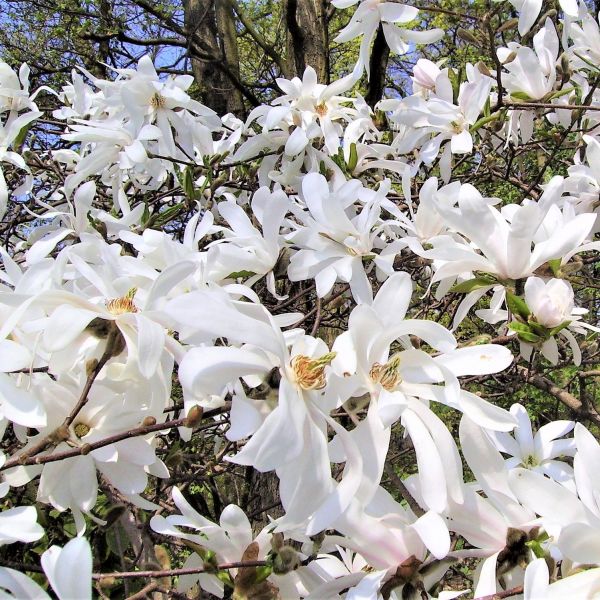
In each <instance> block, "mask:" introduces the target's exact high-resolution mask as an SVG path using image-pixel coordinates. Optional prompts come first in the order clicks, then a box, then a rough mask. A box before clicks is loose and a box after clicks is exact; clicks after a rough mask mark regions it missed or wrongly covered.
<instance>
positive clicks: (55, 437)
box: [48, 425, 71, 444]
mask: <svg viewBox="0 0 600 600" xmlns="http://www.w3.org/2000/svg"><path fill="white" fill-rule="evenodd" d="M70 436H71V432H70V431H69V428H68V427H67V426H66V425H61V426H60V427H57V428H56V429H55V430H54V431H53V432H52V433H51V434H50V435H49V436H48V437H49V438H50V439H51V440H52V441H53V442H54V443H56V444H59V443H60V442H64V441H65V440H68V439H69V437H70Z"/></svg>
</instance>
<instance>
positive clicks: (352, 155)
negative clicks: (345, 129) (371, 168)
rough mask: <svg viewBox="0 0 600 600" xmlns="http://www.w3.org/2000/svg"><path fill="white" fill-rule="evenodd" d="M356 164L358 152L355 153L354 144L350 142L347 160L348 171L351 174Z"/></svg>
mask: <svg viewBox="0 0 600 600" xmlns="http://www.w3.org/2000/svg"><path fill="white" fill-rule="evenodd" d="M357 163H358V152H357V151H356V144H355V143H354V142H352V143H351V144H350V157H349V159H348V171H350V172H352V171H354V169H356V165H357Z"/></svg>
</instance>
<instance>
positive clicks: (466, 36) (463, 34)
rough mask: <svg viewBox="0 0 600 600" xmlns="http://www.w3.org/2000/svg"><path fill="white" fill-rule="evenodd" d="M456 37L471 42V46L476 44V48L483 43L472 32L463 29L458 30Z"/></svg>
mask: <svg viewBox="0 0 600 600" xmlns="http://www.w3.org/2000/svg"><path fill="white" fill-rule="evenodd" d="M456 35H457V36H458V37H459V38H460V39H462V40H464V41H465V42H469V43H470V44H474V45H475V46H480V45H481V42H480V41H479V40H478V39H477V38H476V37H475V36H474V35H473V34H472V33H471V32H470V31H467V30H466V29H463V28H462V27H459V28H458V29H457V30H456Z"/></svg>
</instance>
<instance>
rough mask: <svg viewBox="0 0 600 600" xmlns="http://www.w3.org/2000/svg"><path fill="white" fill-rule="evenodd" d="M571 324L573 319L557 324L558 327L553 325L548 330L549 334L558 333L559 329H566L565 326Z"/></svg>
mask: <svg viewBox="0 0 600 600" xmlns="http://www.w3.org/2000/svg"><path fill="white" fill-rule="evenodd" d="M570 324H571V321H563V322H562V323H561V324H560V325H557V326H556V327H553V328H552V329H551V330H550V331H549V332H548V335H549V336H553V335H556V334H557V333H558V332H559V331H562V330H563V329H565V327H568V326H569V325H570Z"/></svg>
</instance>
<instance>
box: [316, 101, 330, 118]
mask: <svg viewBox="0 0 600 600" xmlns="http://www.w3.org/2000/svg"><path fill="white" fill-rule="evenodd" d="M327 110H328V109H327V105H326V104H325V102H321V104H317V106H315V112H316V113H317V114H318V115H319V116H320V117H324V116H325V115H326V114H327Z"/></svg>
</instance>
